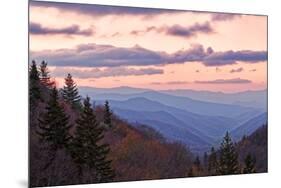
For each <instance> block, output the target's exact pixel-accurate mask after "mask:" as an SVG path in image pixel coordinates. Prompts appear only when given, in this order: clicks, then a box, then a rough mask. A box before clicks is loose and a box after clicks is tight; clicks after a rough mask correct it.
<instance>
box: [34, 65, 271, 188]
mask: <svg viewBox="0 0 281 188" xmlns="http://www.w3.org/2000/svg"><path fill="white" fill-rule="evenodd" d="M94 100H95V99H90V98H89V97H81V96H80V94H79V91H78V87H77V85H76V83H75V81H74V78H73V77H72V75H71V74H66V78H65V84H64V86H63V87H62V88H57V87H56V84H55V82H53V81H52V79H51V77H50V72H49V71H48V66H47V63H46V62H45V61H43V62H41V63H40V65H37V64H36V62H35V61H32V63H31V65H30V69H29V121H30V128H29V129H30V131H29V133H30V134H29V135H30V153H29V156H30V186H32V187H35V186H36V187H38V186H56V185H70V184H88V183H103V182H118V181H134V180H149V179H164V178H181V177H196V176H211V175H229V174H241V173H244V174H248V173H259V172H267V125H264V126H262V127H261V128H259V129H258V130H256V131H255V132H254V133H253V134H251V135H249V136H244V137H243V138H242V139H241V140H240V141H238V142H233V141H232V139H231V135H230V134H229V133H228V132H226V134H225V136H224V138H222V140H221V144H220V145H219V146H214V147H212V148H210V149H209V151H207V152H205V153H204V155H197V154H195V153H193V152H192V151H191V150H190V149H189V148H188V146H186V145H184V144H182V143H179V142H171V141H167V140H166V139H165V138H164V137H163V136H162V135H161V134H159V133H158V132H157V131H155V130H153V129H152V128H149V127H148V126H146V125H138V126H133V125H131V124H130V123H129V122H127V121H125V120H123V119H122V118H121V117H118V116H117V115H115V114H114V111H112V110H111V108H110V103H109V102H108V101H104V105H97V106H96V105H94V102H93V101H94Z"/></svg>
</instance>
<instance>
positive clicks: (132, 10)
mask: <svg viewBox="0 0 281 188" xmlns="http://www.w3.org/2000/svg"><path fill="white" fill-rule="evenodd" d="M30 5H31V7H41V8H42V7H43V8H56V9H59V10H60V11H63V12H75V13H77V14H83V15H90V16H96V17H99V16H108V15H118V16H124V15H136V16H155V15H159V14H172V13H179V12H183V11H180V10H169V9H153V8H137V7H125V6H109V5H93V4H78V3H60V2H39V1H31V3H30Z"/></svg>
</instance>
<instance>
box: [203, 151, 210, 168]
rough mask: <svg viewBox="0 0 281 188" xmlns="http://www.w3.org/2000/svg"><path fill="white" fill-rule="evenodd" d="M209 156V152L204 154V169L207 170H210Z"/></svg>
mask: <svg viewBox="0 0 281 188" xmlns="http://www.w3.org/2000/svg"><path fill="white" fill-rule="evenodd" d="M208 157H209V156H208V154H207V152H204V157H203V163H204V168H205V169H207V168H208Z"/></svg>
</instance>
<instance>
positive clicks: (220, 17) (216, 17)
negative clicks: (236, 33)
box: [211, 13, 241, 21]
mask: <svg viewBox="0 0 281 188" xmlns="http://www.w3.org/2000/svg"><path fill="white" fill-rule="evenodd" d="M238 17H241V15H239V14H226V13H212V14H211V20H212V21H229V20H233V19H235V18H238Z"/></svg>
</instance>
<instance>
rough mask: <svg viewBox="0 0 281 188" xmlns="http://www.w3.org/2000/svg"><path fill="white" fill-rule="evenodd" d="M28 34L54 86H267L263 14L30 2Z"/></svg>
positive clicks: (214, 88)
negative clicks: (68, 81)
mask: <svg viewBox="0 0 281 188" xmlns="http://www.w3.org/2000/svg"><path fill="white" fill-rule="evenodd" d="M29 33H30V58H31V60H36V62H37V63H38V64H39V63H40V62H41V61H42V60H45V61H47V62H48V65H49V70H50V72H51V76H52V77H53V78H54V79H55V81H56V83H57V84H58V85H59V86H62V85H63V82H64V77H65V76H66V75H67V73H71V74H72V75H73V77H74V79H75V82H76V83H77V85H78V86H91V87H100V88H112V87H120V86H129V87H137V88H149V89H155V90H166V89H193V90H208V91H221V92H227V93H232V92H241V91H246V90H262V89H266V88H267V17H266V16H255V15H240V14H225V13H209V12H194V11H182V10H177V11H176V10H168V9H147V8H146V9H145V8H135V7H117V6H102V5H89V4H71V3H58V2H55V3H54V2H53V3H51V2H35V1H33V2H31V4H30V23H29Z"/></svg>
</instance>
